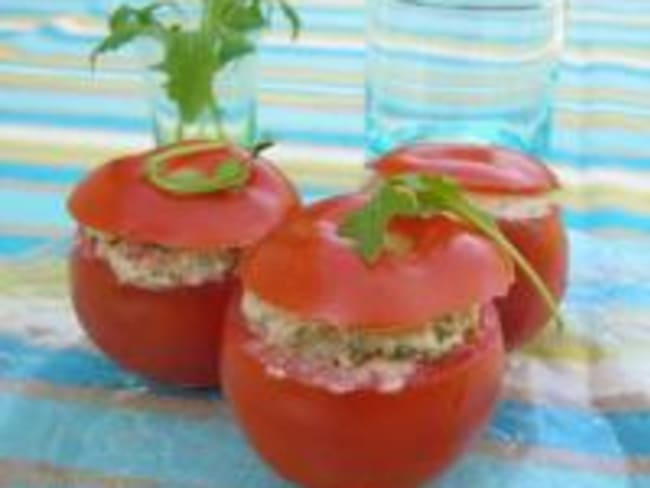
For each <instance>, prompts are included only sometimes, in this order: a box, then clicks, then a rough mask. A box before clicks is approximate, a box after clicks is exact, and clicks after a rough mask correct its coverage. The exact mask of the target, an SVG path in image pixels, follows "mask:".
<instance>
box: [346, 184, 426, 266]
mask: <svg viewBox="0 0 650 488" xmlns="http://www.w3.org/2000/svg"><path fill="white" fill-rule="evenodd" d="M418 210H419V206H418V201H417V199H416V195H415V194H414V193H413V192H411V191H410V190H408V189H404V188H400V187H397V186H394V185H384V186H381V187H380V188H379V189H378V191H377V192H376V193H375V194H374V195H373V196H372V198H371V199H370V200H369V201H368V203H367V204H366V205H365V206H364V207H363V208H361V209H360V210H359V211H358V212H354V213H352V214H350V215H349V216H348V218H347V219H346V220H345V221H344V222H343V224H342V226H341V227H340V229H339V232H340V234H341V235H342V236H344V237H347V238H350V239H352V240H353V241H354V242H355V247H356V248H357V250H358V251H359V253H360V254H361V256H362V257H363V259H364V260H366V261H367V262H369V263H373V262H375V261H376V260H377V259H378V258H379V256H380V255H381V253H382V251H383V249H384V247H385V244H386V239H387V235H388V233H387V228H388V225H389V223H390V221H391V220H392V219H393V218H395V217H398V216H407V215H416V214H417V213H418Z"/></svg>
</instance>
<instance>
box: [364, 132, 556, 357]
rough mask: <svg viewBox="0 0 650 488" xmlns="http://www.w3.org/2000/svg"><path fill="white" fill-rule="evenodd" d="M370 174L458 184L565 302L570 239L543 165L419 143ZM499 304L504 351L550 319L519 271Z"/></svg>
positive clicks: (498, 152) (504, 153)
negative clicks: (411, 175)
mask: <svg viewBox="0 0 650 488" xmlns="http://www.w3.org/2000/svg"><path fill="white" fill-rule="evenodd" d="M373 169H374V171H375V172H376V174H378V175H380V177H390V176H394V175H397V174H405V173H413V172H415V173H425V174H429V175H434V176H450V177H453V178H455V179H456V180H457V181H458V182H459V184H460V185H462V187H463V188H464V189H465V190H466V191H467V195H468V196H469V197H470V198H471V199H472V200H473V201H474V203H476V204H477V205H478V206H479V207H481V208H482V209H483V210H484V211H486V212H487V213H489V214H490V215H491V216H492V217H493V218H494V219H496V221H497V223H498V225H499V227H500V229H501V231H502V232H503V234H504V235H505V236H506V237H507V238H508V239H509V240H510V242H512V243H513V244H514V245H515V246H516V247H517V248H518V250H519V251H520V252H521V254H522V255H523V257H524V258H525V259H526V260H527V261H528V262H529V263H530V265H531V266H532V267H533V269H534V270H535V271H536V272H537V274H538V275H539V277H540V278H541V279H542V281H543V282H544V284H545V285H546V286H547V287H548V289H549V290H550V292H551V293H552V295H553V296H554V298H555V299H556V300H560V299H561V298H562V296H563V295H564V291H565V288H566V281H567V266H568V256H567V253H568V249H567V247H568V245H567V237H566V231H565V228H564V225H563V223H562V217H561V211H560V209H559V207H558V206H557V205H556V204H554V203H553V201H552V199H551V198H550V195H551V194H552V193H553V192H554V191H555V190H557V189H558V187H559V185H558V181H557V179H556V177H555V176H554V174H553V173H552V172H551V171H550V169H548V168H547V167H546V166H544V165H543V164H542V163H540V162H538V161H536V160H534V159H532V158H531V157H529V156H526V155H524V154H521V153H519V152H515V151H512V150H509V149H505V148H498V147H488V146H467V145H442V144H440V145H436V144H425V143H423V144H417V145H413V146H407V147H403V148H399V149H397V150H395V151H393V152H392V153H389V154H387V155H386V156H384V157H382V158H380V159H379V160H377V161H376V162H375V163H374V165H373ZM496 304H497V309H498V311H499V315H500V318H501V324H502V327H503V333H504V338H505V342H506V347H507V348H508V349H514V348H516V347H519V346H522V345H524V344H525V343H526V342H527V341H529V340H531V339H532V338H533V337H534V336H535V335H536V334H537V333H538V332H539V331H540V330H541V329H542V328H543V327H544V326H545V325H546V324H547V323H548V321H549V319H550V318H551V315H552V311H551V309H550V308H549V306H548V304H547V303H545V302H544V300H543V299H542V297H541V296H540V294H539V293H538V290H536V287H535V285H534V283H532V282H531V280H530V279H529V277H528V276H526V274H525V273H524V272H523V270H522V269H521V268H518V269H517V274H516V281H515V284H514V285H513V287H512V288H511V290H510V292H509V293H508V295H507V296H505V297H503V298H500V299H498V300H497V302H496Z"/></svg>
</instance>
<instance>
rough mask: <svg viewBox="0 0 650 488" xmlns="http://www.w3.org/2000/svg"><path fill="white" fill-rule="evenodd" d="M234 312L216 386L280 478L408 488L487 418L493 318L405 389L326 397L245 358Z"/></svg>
mask: <svg viewBox="0 0 650 488" xmlns="http://www.w3.org/2000/svg"><path fill="white" fill-rule="evenodd" d="M251 340H253V337H252V335H251V333H250V332H248V330H247V327H246V325H245V323H244V319H243V318H242V316H241V314H240V313H239V311H238V310H236V309H234V310H233V313H232V314H230V318H229V322H228V324H227V325H226V334H225V340H224V353H223V359H224V362H223V383H224V389H225V392H226V395H227V397H228V400H229V401H230V403H231V405H232V408H233V409H234V412H235V414H236V415H237V417H238V419H239V421H240V423H241V425H242V428H243V430H244V432H245V433H246V435H247V437H248V438H249V439H250V442H251V443H252V445H253V446H254V448H255V449H256V450H257V452H258V453H259V454H260V455H261V457H262V458H263V459H264V460H265V461H266V462H267V463H269V464H270V465H271V466H272V467H273V468H275V469H276V470H277V471H278V472H279V473H280V474H281V475H282V476H283V477H285V478H287V479H288V480H291V481H292V482H294V483H297V484H298V485H299V486H304V487H308V488H413V487H417V486H420V485H421V484H422V483H424V482H425V481H427V480H428V479H430V478H431V477H433V476H436V475H439V474H440V473H441V472H442V471H443V470H444V469H445V468H447V467H449V465H450V464H452V463H453V462H454V461H455V460H456V459H458V457H459V456H460V455H461V454H462V453H463V452H464V450H465V449H467V447H468V446H469V445H470V443H471V441H472V439H473V438H475V437H476V436H477V435H478V433H479V432H480V431H481V430H482V428H483V427H484V426H485V424H486V423H487V421H488V419H489V418H490V415H491V412H492V409H493V406H494V404H495V402H496V399H497V396H498V392H499V385H500V380H501V375H502V372H503V368H504V352H503V345H502V339H501V334H500V330H499V324H498V318H497V317H496V313H494V312H493V309H491V308H486V309H485V310H484V313H483V327H482V332H481V333H480V334H477V336H476V338H475V339H474V340H473V341H472V342H470V343H468V344H467V345H465V346H463V347H461V348H459V349H457V350H455V352H453V353H452V354H450V355H449V356H447V357H445V358H444V359H442V360H441V361H439V362H437V363H433V364H430V365H427V366H423V367H421V369H420V370H419V371H418V372H417V373H416V375H415V377H414V378H413V380H412V381H410V382H409V383H408V384H407V385H406V386H405V387H404V389H402V390H400V391H398V392H395V393H382V392H379V391H373V390H370V389H365V390H356V391H352V392H348V393H333V392H330V391H328V390H326V389H324V388H319V387H317V386H313V385H310V384H309V383H306V382H303V381H299V380H297V379H295V378H292V377H291V376H289V377H286V378H283V379H279V378H276V377H273V376H270V375H269V374H268V373H267V372H266V370H265V367H264V365H263V364H262V362H261V361H260V360H259V359H258V358H257V357H255V355H253V354H251V353H250V352H248V348H247V343H249V342H250V341H251Z"/></svg>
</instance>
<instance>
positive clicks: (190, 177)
mask: <svg viewBox="0 0 650 488" xmlns="http://www.w3.org/2000/svg"><path fill="white" fill-rule="evenodd" d="M221 147H223V145H221V144H219V143H216V142H197V143H193V144H185V145H182V146H173V147H170V148H169V149H167V150H164V151H161V152H159V153H157V154H154V155H152V156H150V157H149V158H148V160H147V162H146V167H145V174H146V176H147V178H148V179H149V181H150V182H151V183H152V184H153V185H154V186H156V187H158V188H160V189H161V190H165V191H168V192H171V193H175V194H177V195H197V194H203V193H214V192H218V191H222V190H236V189H239V188H242V187H243V186H244V185H246V182H247V181H248V179H249V178H250V176H251V172H252V168H251V164H250V163H246V162H244V161H240V160H238V159H235V158H232V159H227V160H226V161H223V162H221V164H219V165H218V166H217V168H216V169H215V170H214V172H213V173H212V174H211V175H210V174H205V173H204V172H202V171H199V170H196V169H192V168H183V169H179V170H176V171H171V172H170V171H166V164H167V162H168V161H170V160H171V159H174V158H178V157H181V156H186V155H189V154H195V153H197V152H201V151H208V150H211V149H218V148H221Z"/></svg>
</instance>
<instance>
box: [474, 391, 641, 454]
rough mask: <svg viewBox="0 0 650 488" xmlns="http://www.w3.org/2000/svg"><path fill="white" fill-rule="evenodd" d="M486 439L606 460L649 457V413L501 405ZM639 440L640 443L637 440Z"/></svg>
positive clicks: (515, 404) (510, 402) (505, 402)
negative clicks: (559, 450)
mask: <svg viewBox="0 0 650 488" xmlns="http://www.w3.org/2000/svg"><path fill="white" fill-rule="evenodd" d="M486 437H487V438H488V439H490V440H496V441H500V442H504V443H508V442H521V443H525V444H533V445H538V446H544V447H551V448H557V449H564V450H568V451H574V452H580V453H586V454H591V455H600V456H608V457H614V458H616V457H621V458H625V457H627V456H643V457H647V456H650V443H648V442H647V439H649V438H650V412H645V411H644V412H625V414H618V413H616V414H611V413H602V412H601V413H599V414H596V415H594V413H593V412H588V411H586V410H578V409H575V410H572V409H571V408H559V407H551V406H546V405H535V407H534V408H531V406H530V405H528V404H524V403H521V402H516V401H504V402H501V404H500V405H499V408H498V409H497V412H496V415H495V416H494V418H493V419H492V424H491V426H490V428H489V429H488V432H487V434H486ZM639 439H640V441H639Z"/></svg>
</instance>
